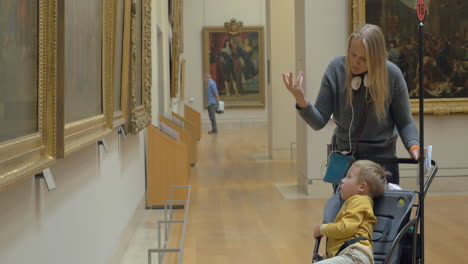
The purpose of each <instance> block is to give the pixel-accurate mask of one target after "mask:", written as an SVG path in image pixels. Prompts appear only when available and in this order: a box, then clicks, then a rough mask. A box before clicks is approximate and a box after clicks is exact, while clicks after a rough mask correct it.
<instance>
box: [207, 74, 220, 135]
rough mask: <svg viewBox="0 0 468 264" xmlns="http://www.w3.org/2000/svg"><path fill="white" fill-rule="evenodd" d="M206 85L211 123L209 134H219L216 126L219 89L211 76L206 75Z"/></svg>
mask: <svg viewBox="0 0 468 264" xmlns="http://www.w3.org/2000/svg"><path fill="white" fill-rule="evenodd" d="M205 81H206V82H207V84H206V97H207V102H208V115H209V117H210V121H211V130H210V131H208V134H216V133H218V127H217V126H216V116H215V113H216V106H217V105H218V102H219V95H218V89H217V88H216V83H215V81H213V79H211V74H209V73H206V74H205Z"/></svg>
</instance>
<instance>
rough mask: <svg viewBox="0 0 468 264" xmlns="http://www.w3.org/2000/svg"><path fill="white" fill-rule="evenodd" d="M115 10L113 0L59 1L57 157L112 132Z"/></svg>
mask: <svg viewBox="0 0 468 264" xmlns="http://www.w3.org/2000/svg"><path fill="white" fill-rule="evenodd" d="M114 10H115V9H114V0H101V1H94V0H84V1H73V0H64V1H59V6H58V23H59V25H61V27H59V32H58V36H59V40H58V46H59V48H58V49H59V52H58V56H59V58H60V60H59V62H58V65H59V70H60V71H59V73H58V76H59V79H58V85H59V87H63V91H61V94H60V96H59V100H60V101H61V102H62V103H61V105H60V107H61V108H63V109H62V110H63V111H60V112H61V116H59V117H58V120H59V122H60V123H59V124H58V126H57V127H58V135H63V140H62V141H60V139H61V137H60V136H59V137H58V140H59V141H58V149H57V151H58V156H59V157H65V156H67V155H69V154H71V153H73V152H75V151H77V150H79V149H82V148H84V147H85V146H88V145H90V144H93V143H96V142H97V141H98V140H99V139H102V138H103V137H105V136H107V135H109V134H110V133H111V132H112V122H113V89H114V88H113V86H112V84H113V55H114V54H113V51H114V49H113V47H114V45H113V41H114V21H113V19H114V14H113V12H114Z"/></svg>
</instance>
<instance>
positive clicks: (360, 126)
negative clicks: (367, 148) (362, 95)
mask: <svg viewBox="0 0 468 264" xmlns="http://www.w3.org/2000/svg"><path fill="white" fill-rule="evenodd" d="M369 107H370V103H369V102H367V103H366V108H364V113H363V114H362V115H363V119H362V120H361V123H360V124H359V127H358V131H359V132H358V136H357V138H356V140H355V142H356V143H355V144H354V147H353V150H352V151H351V152H352V153H356V152H357V151H358V148H357V145H358V144H359V139H361V135H362V132H363V131H364V126H365V125H366V121H367V112H368V111H369Z"/></svg>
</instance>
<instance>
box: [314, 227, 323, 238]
mask: <svg viewBox="0 0 468 264" xmlns="http://www.w3.org/2000/svg"><path fill="white" fill-rule="evenodd" d="M320 226H321V225H316V226H315V228H314V238H315V239H317V238H319V237H322V234H320Z"/></svg>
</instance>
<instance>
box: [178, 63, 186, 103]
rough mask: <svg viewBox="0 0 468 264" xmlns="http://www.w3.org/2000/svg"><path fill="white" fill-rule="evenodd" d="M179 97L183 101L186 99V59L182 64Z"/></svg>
mask: <svg viewBox="0 0 468 264" xmlns="http://www.w3.org/2000/svg"><path fill="white" fill-rule="evenodd" d="M179 93H180V94H179V96H180V99H181V100H184V99H185V59H182V61H181V63H180V92H179Z"/></svg>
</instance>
